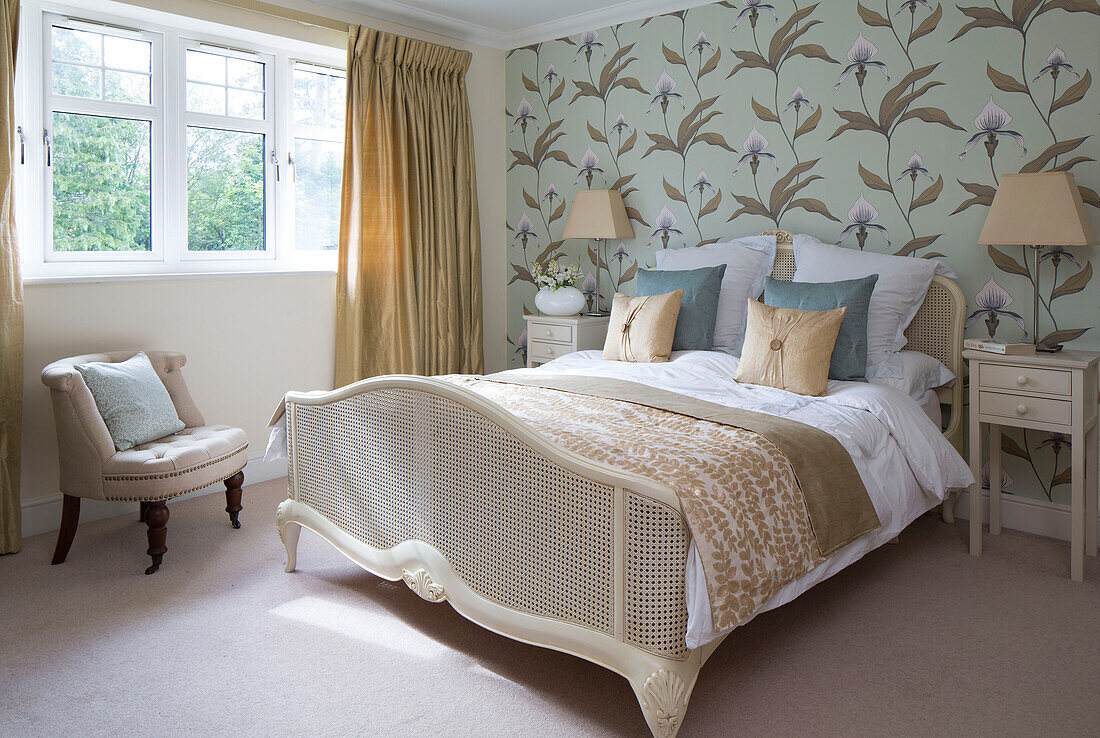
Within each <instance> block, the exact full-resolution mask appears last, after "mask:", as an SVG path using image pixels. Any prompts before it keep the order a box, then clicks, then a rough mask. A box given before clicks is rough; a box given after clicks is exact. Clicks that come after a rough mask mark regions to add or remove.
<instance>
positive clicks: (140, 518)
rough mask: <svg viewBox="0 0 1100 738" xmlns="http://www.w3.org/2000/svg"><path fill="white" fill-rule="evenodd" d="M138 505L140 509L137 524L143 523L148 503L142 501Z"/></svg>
mask: <svg viewBox="0 0 1100 738" xmlns="http://www.w3.org/2000/svg"><path fill="white" fill-rule="evenodd" d="M139 504H140V505H141V509H140V510H138V522H139V523H144V522H145V513H146V512H147V511H148V510H149V503H148V502H145V501H144V500H142V501H141V502H140V503H139Z"/></svg>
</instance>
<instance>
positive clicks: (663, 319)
mask: <svg viewBox="0 0 1100 738" xmlns="http://www.w3.org/2000/svg"><path fill="white" fill-rule="evenodd" d="M683 297H684V291H683V290H675V291H674V292H669V293H666V294H664V295H645V296H643V297H630V296H629V295H623V294H619V293H616V294H615V299H614V300H613V301H612V303H611V322H610V323H609V324H608V327H607V340H606V341H604V344H603V358H605V359H607V360H609V361H633V362H638V363H644V364H651V363H655V362H659V361H668V357H669V355H670V354H671V353H672V337H673V336H674V335H675V334H676V319H677V318H678V317H679V316H680V302H681V300H683Z"/></svg>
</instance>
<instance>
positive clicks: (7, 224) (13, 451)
mask: <svg viewBox="0 0 1100 738" xmlns="http://www.w3.org/2000/svg"><path fill="white" fill-rule="evenodd" d="M0 15H2V17H0V78H2V81H0V84H3V90H2V91H0V119H2V120H3V123H2V128H3V131H2V132H0V135H2V136H3V142H4V145H3V147H0V148H2V151H0V554H5V553H15V552H16V551H18V550H19V548H20V546H21V545H22V540H23V539H22V536H21V535H20V528H21V526H22V520H21V514H20V509H19V453H20V448H19V447H20V438H21V436H22V434H23V278H22V276H21V275H20V274H19V249H18V247H17V245H16V240H15V196H14V192H13V188H14V185H15V178H14V176H13V172H12V164H13V161H12V159H13V154H14V151H15V44H16V41H17V40H18V38H19V0H0Z"/></svg>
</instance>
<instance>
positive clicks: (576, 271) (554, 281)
mask: <svg viewBox="0 0 1100 738" xmlns="http://www.w3.org/2000/svg"><path fill="white" fill-rule="evenodd" d="M534 276H535V284H537V285H538V286H539V288H540V289H542V288H544V287H545V288H547V289H550V290H557V289H560V288H562V287H572V286H574V285H575V284H577V282H579V281H581V279H582V278H583V277H584V275H583V274H581V268H580V265H579V264H570V265H569V266H561V265H560V264H558V260H557V259H551V260H550V261H548V262H546V263H545V264H535V274H534Z"/></svg>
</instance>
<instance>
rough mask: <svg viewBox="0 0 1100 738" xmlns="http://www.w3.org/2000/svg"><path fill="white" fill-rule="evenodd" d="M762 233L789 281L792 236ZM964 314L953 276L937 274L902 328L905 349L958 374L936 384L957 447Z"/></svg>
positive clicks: (776, 275) (779, 274)
mask: <svg viewBox="0 0 1100 738" xmlns="http://www.w3.org/2000/svg"><path fill="white" fill-rule="evenodd" d="M761 235H764V236H775V242H776V246H777V248H776V252H775V266H774V267H773V268H772V279H782V280H784V281H787V282H789V281H790V280H791V279H792V278H793V277H794V237H793V236H792V235H791V234H790V233H789V232H788V231H783V230H770V231H764V232H763V233H762V234H761ZM965 317H966V298H965V297H963V293H962V290H960V289H959V286H958V285H957V284H956V283H955V280H953V279H948V278H947V277H941V276H939V275H937V276H935V277H933V278H932V283H931V284H930V285H929V286H928V294H927V295H926V296H925V298H924V304H923V305H921V306H920V309H919V310H917V314H916V315H915V316H914V317H913V322H912V323H910V324H909V327H908V328H907V329H906V330H905V337H906V338H907V339H909V343H907V344H906V345H905V350H906V351H920V352H921V353H922V354H928V355H929V356H932V357H934V358H936V359H939V360H940V361H941V362H943V365H944V366H946V367H947V368H948V369H950V370H951V372H952V373H953V374H954V375H955V376H956V377H958V379H956V380H955V382H954V383H952V384H951V386H947V387H939V388H937V390H936V393H937V394H938V395H939V397H940V404H941V405H947V406H949V410H948V411H947V413H946V415H945V417H944V420H945V421H946V423H945V425H944V428H945V430H944V435H945V436H947V439H948V440H949V441H950V442H951V443H952V444H953V445H954V446H955V447H956V448H959V449H961V447H962V446H961V443H962V440H961V437H962V433H961V430H962V424H961V418H962V397H963V386H962V376H963V361H962V341H963V320H964V319H965Z"/></svg>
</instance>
